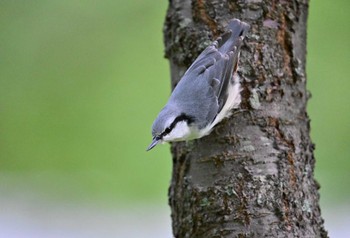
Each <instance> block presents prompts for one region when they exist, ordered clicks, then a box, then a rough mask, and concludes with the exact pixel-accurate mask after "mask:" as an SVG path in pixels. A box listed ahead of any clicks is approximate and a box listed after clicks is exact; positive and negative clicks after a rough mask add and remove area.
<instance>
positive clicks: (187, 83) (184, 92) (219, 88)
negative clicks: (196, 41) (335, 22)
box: [147, 19, 249, 151]
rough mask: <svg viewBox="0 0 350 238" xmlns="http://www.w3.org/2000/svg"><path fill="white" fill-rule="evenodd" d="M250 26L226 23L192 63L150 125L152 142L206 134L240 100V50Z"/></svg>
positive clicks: (227, 115)
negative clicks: (238, 73) (238, 67)
mask: <svg viewBox="0 0 350 238" xmlns="http://www.w3.org/2000/svg"><path fill="white" fill-rule="evenodd" d="M248 30H249V25H248V24H247V23H244V22H242V21H240V20H237V19H233V20H231V21H230V22H229V24H228V26H227V30H226V31H225V32H224V33H223V34H222V35H221V36H220V37H218V38H217V39H216V40H215V41H214V42H213V43H212V44H211V45H209V46H208V47H207V48H206V49H205V50H204V51H203V52H202V53H201V54H200V55H199V56H198V58H197V59H196V60H195V61H194V62H193V64H192V65H191V66H190V67H189V68H188V70H187V71H186V72H185V74H184V75H183V77H182V79H181V80H180V82H179V83H178V84H177V86H176V87H175V89H174V91H173V92H172V94H171V96H170V98H169V100H168V103H167V104H166V105H165V107H164V108H163V109H162V110H161V112H160V113H159V115H158V117H157V118H156V119H155V121H154V123H153V126H152V135H153V141H152V143H151V144H150V145H149V147H148V149H147V151H148V150H150V149H152V148H153V147H154V146H156V145H157V144H158V143H160V142H172V141H186V140H192V139H197V138H201V137H203V136H206V135H208V134H209V133H210V132H211V131H212V129H213V127H214V126H215V125H216V124H218V123H219V122H220V121H222V119H224V118H225V117H229V116H230V115H231V114H232V109H233V108H237V107H238V106H239V104H240V103H241V95H240V91H241V89H240V84H239V78H238V75H237V73H236V72H237V64H238V58H239V50H240V47H241V45H242V41H243V38H244V36H245V34H246V32H247V31H248Z"/></svg>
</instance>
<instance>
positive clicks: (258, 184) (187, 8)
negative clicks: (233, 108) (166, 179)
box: [164, 0, 327, 238]
mask: <svg viewBox="0 0 350 238" xmlns="http://www.w3.org/2000/svg"><path fill="white" fill-rule="evenodd" d="M307 14H308V0H288V1H286V0H273V1H270V0H254V1H241V0H235V1H234V0H212V1H209V0H192V1H190V0H170V1H169V8H168V12H167V17H166V22H165V27H164V39H165V46H166V50H165V52H166V57H167V58H168V59H169V61H170V66H171V80H172V86H173V87H175V85H176V83H177V82H178V81H179V80H180V78H181V76H182V75H183V73H184V72H185V70H186V69H187V67H188V66H189V65H190V64H191V63H192V62H193V60H194V59H195V57H196V56H197V55H198V54H199V53H200V52H201V51H202V50H203V49H204V48H205V47H206V46H207V45H208V44H209V43H210V42H211V41H212V40H213V39H214V38H216V37H217V36H219V35H220V34H221V33H222V32H223V29H224V26H225V24H226V23H227V22H228V21H229V20H230V19H232V18H238V19H240V20H243V21H245V22H247V23H249V24H250V25H251V29H250V31H249V33H248V36H247V37H246V39H245V41H244V45H243V46H242V49H241V57H240V61H239V70H238V74H239V75H240V77H241V80H242V82H241V83H242V87H243V91H242V104H241V109H240V110H237V112H236V113H234V115H233V116H232V117H231V118H229V119H227V120H225V121H223V122H222V123H220V124H219V125H218V126H217V127H216V129H215V130H214V131H213V132H212V133H211V134H210V135H209V136H207V137H204V138H202V139H198V140H194V141H190V142H180V143H173V144H172V146H171V151H172V155H173V175H172V181H171V185H170V188H169V204H170V206H171V211H172V222H173V233H174V236H175V237H179V238H182V237H259V238H260V237H327V232H326V231H325V230H324V225H323V219H322V217H321V213H320V207H319V193H318V189H319V185H318V184H317V182H316V181H315V179H314V174H313V171H314V165H315V159H314V155H313V150H314V144H313V143H312V142H311V140H310V120H309V118H308V116H307V113H306V103H307V100H308V97H309V94H308V92H307V90H306V75H305V56H306V23H307Z"/></svg>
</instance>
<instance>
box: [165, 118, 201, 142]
mask: <svg viewBox="0 0 350 238" xmlns="http://www.w3.org/2000/svg"><path fill="white" fill-rule="evenodd" d="M194 120H195V117H193V116H189V115H186V114H185V113H182V114H181V115H180V116H178V117H176V118H175V120H174V121H173V122H172V123H171V124H170V126H169V127H167V128H165V130H164V131H163V133H162V134H160V135H159V138H163V136H165V135H167V134H169V133H170V132H171V131H172V130H173V129H174V127H175V126H176V124H177V123H178V122H180V121H186V122H187V123H188V124H191V123H192V122H194Z"/></svg>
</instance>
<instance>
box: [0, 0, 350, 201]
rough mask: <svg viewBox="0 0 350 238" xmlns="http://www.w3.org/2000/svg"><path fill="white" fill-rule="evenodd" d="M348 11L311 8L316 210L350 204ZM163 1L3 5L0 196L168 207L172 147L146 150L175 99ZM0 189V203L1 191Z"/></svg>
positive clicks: (343, 4)
mask: <svg viewBox="0 0 350 238" xmlns="http://www.w3.org/2000/svg"><path fill="white" fill-rule="evenodd" d="M349 6H350V2H349V1H346V0H342V1H340V0H338V1H326V0H322V1H321V0H319V1H311V6H310V13H309V24H308V56H307V73H308V85H307V86H308V89H309V90H310V91H311V93H312V95H313V97H312V99H311V100H310V101H309V104H308V112H309V115H310V118H311V126H312V139H313V141H314V142H315V143H316V151H315V155H316V159H317V164H316V171H315V174H316V178H317V180H318V181H319V182H320V184H321V202H322V207H323V208H324V207H327V206H328V204H330V205H334V204H345V203H346V202H347V201H348V200H349V198H350V188H349V187H350V186H349V181H350V180H349V179H350V173H349V169H350V158H349V153H350V146H349V141H350V126H349V122H350V110H349V109H350V107H349V103H350V96H349V95H350V94H349V91H348V90H349V87H350V80H349V79H348V75H350V72H349V71H350V65H349V62H350V61H349V45H350V43H349V37H350V27H349V20H350V17H349V14H348V11H349ZM166 8H167V1H154V0H153V1H152V0H139V1H138V0H132V1H115V0H114V1H112V0H105V1H91V0H86V1H76V0H70V1H68V0H60V1H57V0H56V1H54V0H52V1H48V0H41V1H39V0H32V1H20V0H18V1H10V0H2V1H1V2H0V189H1V190H0V191H1V194H3V195H4V194H6V195H8V194H17V195H19V196H22V197H24V198H25V196H26V194H29V193H30V194H36V196H37V197H41V198H43V199H48V200H52V201H56V202H67V201H69V202H74V203H94V204H96V203H97V204H99V203H101V204H109V205H110V206H113V207H119V206H124V205H126V206H133V204H146V205H147V204H163V205H164V204H165V205H166V204H167V189H168V185H169V180H170V176H171V157H170V153H169V146H168V145H165V146H159V147H158V148H156V149H155V150H153V151H152V152H148V153H146V152H145V149H146V147H147V146H148V144H149V143H150V140H151V135H150V126H151V124H152V121H153V119H154V118H155V116H156V115H157V113H158V111H159V109H160V108H161V107H162V106H163V105H164V103H165V102H166V100H167V97H168V95H169V93H170V79H169V75H170V74H169V66H168V62H167V61H166V60H165V59H164V58H163V55H164V53H163V48H164V47H163V37H162V27H163V21H164V17H165V12H166ZM1 194H0V196H1Z"/></svg>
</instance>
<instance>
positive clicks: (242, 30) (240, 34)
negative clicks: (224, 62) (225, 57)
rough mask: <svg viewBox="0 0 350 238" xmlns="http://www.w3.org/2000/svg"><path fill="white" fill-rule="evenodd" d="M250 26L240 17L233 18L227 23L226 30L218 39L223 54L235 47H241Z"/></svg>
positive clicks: (219, 48)
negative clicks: (239, 18)
mask: <svg viewBox="0 0 350 238" xmlns="http://www.w3.org/2000/svg"><path fill="white" fill-rule="evenodd" d="M249 28H250V26H249V25H248V24H247V23H245V22H242V21H240V20H238V19H232V20H231V21H230V22H229V23H228V25H227V30H226V32H225V33H224V34H223V35H222V36H221V37H219V39H217V41H218V50H219V51H220V52H221V53H223V54H227V53H228V52H230V51H235V50H236V49H234V47H237V48H239V47H240V45H241V43H242V40H243V38H244V36H245V34H246V33H247V31H248V30H249Z"/></svg>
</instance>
